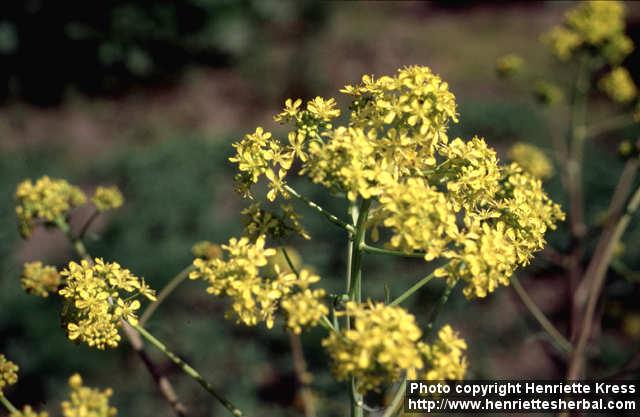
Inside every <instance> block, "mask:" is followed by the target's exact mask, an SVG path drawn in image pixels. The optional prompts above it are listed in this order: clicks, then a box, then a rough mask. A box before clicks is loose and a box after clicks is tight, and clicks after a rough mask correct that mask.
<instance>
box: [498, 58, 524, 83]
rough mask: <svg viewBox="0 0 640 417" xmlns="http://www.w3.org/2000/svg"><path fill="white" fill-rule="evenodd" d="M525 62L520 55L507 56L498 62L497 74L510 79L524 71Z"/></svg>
mask: <svg viewBox="0 0 640 417" xmlns="http://www.w3.org/2000/svg"><path fill="white" fill-rule="evenodd" d="M523 66H524V61H523V60H522V58H520V57H519V56H518V55H515V54H507V55H505V56H502V57H500V58H498V60H497V61H496V72H497V73H498V75H499V76H500V77H503V78H509V77H512V76H513V75H515V74H517V73H518V72H520V71H521V70H522V67H523Z"/></svg>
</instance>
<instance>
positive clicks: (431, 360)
mask: <svg viewBox="0 0 640 417" xmlns="http://www.w3.org/2000/svg"><path fill="white" fill-rule="evenodd" d="M465 350H467V343H466V342H465V341H464V340H463V339H461V338H460V337H459V336H458V333H457V332H455V331H454V330H453V329H452V328H451V326H449V325H448V324H447V325H446V326H444V327H443V328H442V329H440V331H439V332H438V340H437V341H436V342H435V343H434V344H433V345H427V346H426V347H425V350H424V352H425V356H426V362H427V363H428V366H427V370H426V373H425V375H424V379H426V380H429V381H447V380H449V381H460V380H463V379H464V374H465V373H466V371H467V359H466V358H465V356H464V352H465Z"/></svg>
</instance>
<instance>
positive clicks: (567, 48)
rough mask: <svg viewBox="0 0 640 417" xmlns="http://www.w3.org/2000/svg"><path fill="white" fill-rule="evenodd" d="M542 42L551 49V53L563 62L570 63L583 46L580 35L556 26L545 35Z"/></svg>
mask: <svg viewBox="0 0 640 417" xmlns="http://www.w3.org/2000/svg"><path fill="white" fill-rule="evenodd" d="M542 41H543V42H545V43H547V44H548V45H549V46H550V47H551V52H552V53H553V54H554V55H555V56H556V57H557V58H558V59H559V60H561V61H568V60H569V59H570V58H571V57H572V56H573V53H574V51H575V50H576V49H577V48H578V47H579V46H580V45H581V44H582V39H581V37H580V35H578V34H577V33H575V32H574V31H572V30H569V29H566V28H564V27H561V26H556V27H554V28H553V29H551V30H550V31H549V32H548V33H547V34H545V35H543V36H542Z"/></svg>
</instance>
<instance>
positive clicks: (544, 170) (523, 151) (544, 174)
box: [509, 142, 553, 180]
mask: <svg viewBox="0 0 640 417" xmlns="http://www.w3.org/2000/svg"><path fill="white" fill-rule="evenodd" d="M509 158H511V160H512V161H514V162H516V163H517V164H518V165H520V166H521V167H522V169H523V170H525V171H526V172H528V173H530V174H531V175H533V176H534V177H536V178H540V179H541V180H546V179H548V178H551V176H552V175H553V165H552V164H551V161H550V160H549V158H548V157H547V155H546V154H545V153H544V152H543V151H542V150H541V149H540V148H538V147H536V146H534V145H531V144H528V143H524V142H518V143H515V144H514V145H513V146H512V147H511V149H509Z"/></svg>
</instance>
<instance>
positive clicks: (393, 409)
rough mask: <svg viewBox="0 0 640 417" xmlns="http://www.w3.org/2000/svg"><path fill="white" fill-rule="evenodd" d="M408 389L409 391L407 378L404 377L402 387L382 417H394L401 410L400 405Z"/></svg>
mask: <svg viewBox="0 0 640 417" xmlns="http://www.w3.org/2000/svg"><path fill="white" fill-rule="evenodd" d="M406 389H407V377H406V375H405V376H404V377H402V381H401V382H400V386H399V387H398V390H397V391H396V393H395V395H394V396H393V399H392V400H391V403H390V404H389V407H387V409H386V410H385V411H384V414H383V415H382V417H392V416H394V415H395V414H396V413H397V412H398V408H400V404H401V403H402V400H403V398H404V393H405V391H406Z"/></svg>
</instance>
